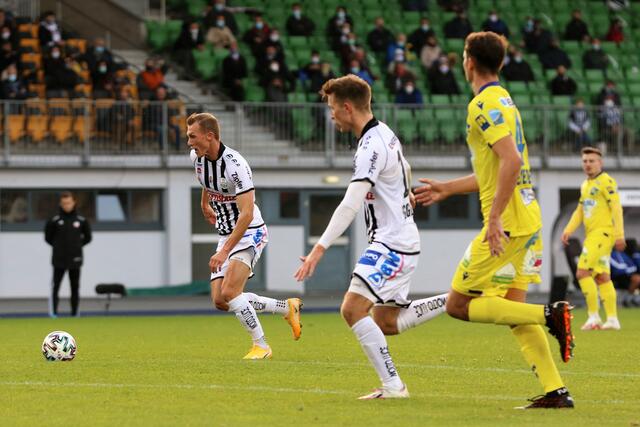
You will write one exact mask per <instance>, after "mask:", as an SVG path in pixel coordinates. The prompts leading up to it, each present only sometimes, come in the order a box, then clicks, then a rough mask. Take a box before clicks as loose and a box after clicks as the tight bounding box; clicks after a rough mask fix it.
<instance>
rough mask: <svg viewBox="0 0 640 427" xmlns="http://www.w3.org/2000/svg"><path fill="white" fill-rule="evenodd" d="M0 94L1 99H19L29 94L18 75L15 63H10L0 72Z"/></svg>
mask: <svg viewBox="0 0 640 427" xmlns="http://www.w3.org/2000/svg"><path fill="white" fill-rule="evenodd" d="M0 96H1V97H2V99H8V100H21V99H26V98H27V97H28V96H29V92H28V91H27V88H26V86H25V84H24V82H23V81H22V79H21V78H20V77H19V76H18V69H17V67H16V65H15V64H10V65H9V66H8V67H7V68H5V70H4V71H3V72H2V86H0Z"/></svg>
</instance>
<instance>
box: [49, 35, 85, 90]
mask: <svg viewBox="0 0 640 427" xmlns="http://www.w3.org/2000/svg"><path fill="white" fill-rule="evenodd" d="M44 74H45V84H46V87H47V92H48V93H49V95H47V96H48V97H50V98H59V97H66V96H68V95H69V94H70V93H71V92H72V91H73V90H74V88H75V86H76V85H77V84H78V83H79V81H80V79H79V77H78V75H77V74H76V72H75V71H73V69H72V63H71V58H64V57H63V56H62V51H61V50H60V47H58V46H54V47H53V48H52V49H51V53H50V56H49V57H48V58H47V59H45V61H44Z"/></svg>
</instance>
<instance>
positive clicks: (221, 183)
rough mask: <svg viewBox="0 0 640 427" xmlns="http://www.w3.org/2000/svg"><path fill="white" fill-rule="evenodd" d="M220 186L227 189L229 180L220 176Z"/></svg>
mask: <svg viewBox="0 0 640 427" xmlns="http://www.w3.org/2000/svg"><path fill="white" fill-rule="evenodd" d="M220 188H222V189H223V190H224V191H229V182H228V181H227V180H226V179H224V178H220Z"/></svg>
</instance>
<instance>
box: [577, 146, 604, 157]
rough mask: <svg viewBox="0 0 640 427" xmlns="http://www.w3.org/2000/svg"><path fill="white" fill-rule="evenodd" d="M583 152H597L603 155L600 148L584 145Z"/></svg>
mask: <svg viewBox="0 0 640 427" xmlns="http://www.w3.org/2000/svg"><path fill="white" fill-rule="evenodd" d="M581 153H582V154H597V155H598V156H600V157H602V151H600V149H599V148H596V147H584V148H583V149H582V150H581Z"/></svg>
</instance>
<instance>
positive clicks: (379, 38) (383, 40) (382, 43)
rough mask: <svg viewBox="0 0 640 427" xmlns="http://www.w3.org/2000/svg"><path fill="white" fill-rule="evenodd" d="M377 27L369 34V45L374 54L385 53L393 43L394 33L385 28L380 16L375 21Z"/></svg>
mask: <svg viewBox="0 0 640 427" xmlns="http://www.w3.org/2000/svg"><path fill="white" fill-rule="evenodd" d="M374 25H375V27H374V29H373V30H371V31H369V34H367V45H369V48H371V51H372V52H375V53H385V52H386V51H387V46H389V44H391V43H392V42H393V39H394V37H393V33H392V32H391V31H390V30H389V29H388V28H387V27H385V26H384V19H383V18H382V17H381V16H378V17H377V18H376V19H375V23H374Z"/></svg>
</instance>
